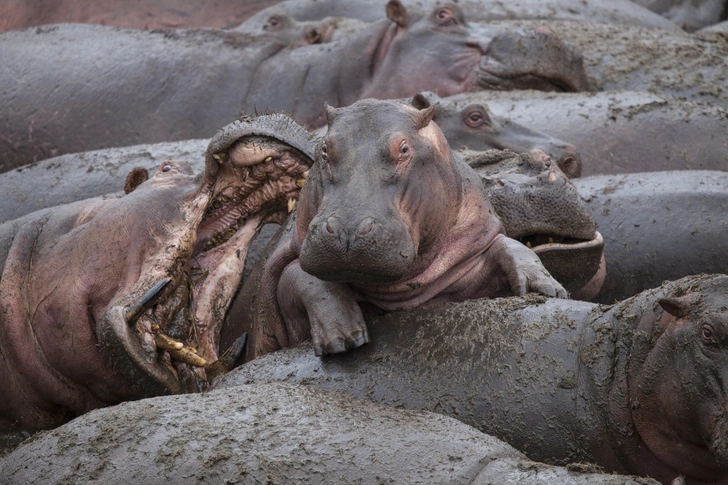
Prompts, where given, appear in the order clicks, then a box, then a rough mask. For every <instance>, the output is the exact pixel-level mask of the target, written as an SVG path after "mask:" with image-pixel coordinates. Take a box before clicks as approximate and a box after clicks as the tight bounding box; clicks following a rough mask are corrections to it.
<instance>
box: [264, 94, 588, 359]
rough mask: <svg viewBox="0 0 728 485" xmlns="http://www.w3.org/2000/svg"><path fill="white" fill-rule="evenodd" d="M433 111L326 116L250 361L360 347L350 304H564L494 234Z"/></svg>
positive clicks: (521, 254) (554, 285)
mask: <svg viewBox="0 0 728 485" xmlns="http://www.w3.org/2000/svg"><path fill="white" fill-rule="evenodd" d="M433 112H434V110H433V109H432V108H428V109H425V110H416V109H414V108H412V107H410V106H408V105H406V104H404V103H402V102H400V101H377V100H372V99H367V100H363V101H359V102H357V103H355V104H354V105H352V106H351V107H348V108H338V109H335V108H331V107H327V117H328V120H329V127H328V132H327V134H326V136H325V137H324V138H323V140H322V141H321V144H320V149H319V152H318V155H317V161H316V164H315V166H314V169H313V170H312V171H311V174H310V175H309V177H308V182H307V183H306V184H305V185H304V188H303V190H302V193H301V198H300V202H299V204H298V206H297V207H298V208H297V215H296V218H295V222H293V223H291V224H289V225H288V228H287V231H286V234H285V237H282V238H281V239H280V240H279V241H277V243H276V244H277V245H278V247H277V249H276V250H275V252H274V253H273V255H272V256H271V257H270V259H269V260H268V261H267V264H266V269H265V271H264V275H263V279H262V282H261V296H260V298H259V299H258V301H257V310H256V318H261V319H262V320H261V322H262V321H263V320H265V323H260V324H257V326H256V332H257V333H256V335H255V339H254V346H253V354H255V355H261V354H264V353H266V352H270V351H272V350H276V349H277V348H281V347H287V346H290V345H294V344H295V343H298V342H300V341H302V340H304V339H306V338H308V337H309V336H312V337H313V341H314V348H315V349H316V353H317V354H321V353H338V352H343V351H345V350H346V349H348V348H354V347H358V346H359V345H362V344H363V343H365V342H367V341H368V336H367V331H366V326H365V324H364V321H363V318H362V314H361V310H360V309H359V306H358V305H357V303H356V302H357V301H368V302H370V303H373V304H375V305H376V306H378V307H380V308H382V309H385V310H393V309H397V308H410V307H414V306H418V305H421V304H423V303H426V302H443V301H458V300H463V299H468V298H476V297H481V296H501V295H509V294H514V293H515V294H525V293H526V292H528V291H538V292H541V293H544V294H548V295H551V296H561V297H563V296H566V291H565V290H564V288H563V287H562V286H561V285H560V284H559V283H558V282H556V281H555V280H554V279H553V278H552V277H551V275H550V274H549V273H548V271H546V269H545V268H544V267H543V265H542V264H541V262H540V260H539V259H538V257H537V256H536V255H535V254H534V253H533V251H531V250H530V249H528V248H527V247H526V246H524V245H523V244H521V243H519V242H517V241H515V240H514V239H511V238H509V237H506V236H505V235H504V234H503V226H502V224H501V222H500V219H499V218H498V216H497V215H496V214H495V213H494V211H493V209H492V208H491V207H490V204H489V202H488V199H487V197H486V196H485V192H484V190H483V187H482V183H481V180H480V177H479V176H478V174H477V173H475V172H474V171H473V169H472V168H470V167H469V166H468V165H467V164H466V163H465V162H463V161H462V160H461V159H459V158H455V157H454V155H453V153H452V151H451V150H450V148H449V146H448V145H447V141H446V140H445V138H444V136H443V134H442V132H441V131H440V129H439V128H438V127H437V125H436V124H435V123H431V120H432V115H433ZM539 153H541V155H543V156H544V162H545V161H546V159H547V157H546V156H545V155H544V154H543V152H539ZM542 168H544V167H542ZM546 168H549V170H548V171H547V174H546V178H547V179H548V178H550V175H549V174H550V168H551V164H550V162H549V164H548V167H546ZM557 177H558V176H557V175H556V174H554V176H553V178H554V179H556V178H557ZM562 177H563V175H562ZM294 226H295V227H294ZM592 230H593V226H592ZM592 234H593V232H592Z"/></svg>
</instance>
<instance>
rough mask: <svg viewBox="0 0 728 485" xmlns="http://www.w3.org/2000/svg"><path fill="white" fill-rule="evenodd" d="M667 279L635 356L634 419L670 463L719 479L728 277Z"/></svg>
mask: <svg viewBox="0 0 728 485" xmlns="http://www.w3.org/2000/svg"><path fill="white" fill-rule="evenodd" d="M666 286H668V288H669V290H668V291H667V292H666V294H665V295H664V296H663V297H662V298H660V299H659V300H658V304H659V307H657V306H656V310H655V311H654V312H645V314H644V316H643V317H642V319H641V320H640V322H639V325H638V331H639V332H638V333H637V335H636V337H635V342H636V343H635V345H634V346H633V350H632V352H631V355H630V363H629V366H630V367H629V373H628V387H629V392H630V404H631V406H630V408H631V413H632V419H633V421H634V423H635V426H636V428H637V431H638V432H639V435H640V437H641V438H642V440H643V441H644V442H645V444H646V445H647V447H648V448H649V449H650V451H652V453H654V454H655V455H656V456H657V457H658V458H659V459H660V460H661V461H662V462H663V463H665V464H667V465H668V466H670V467H671V468H674V469H678V470H681V471H682V473H684V474H685V475H688V476H691V477H695V478H702V479H704V480H706V483H707V481H710V482H711V483H712V482H713V481H714V480H717V479H718V478H719V477H722V478H723V479H725V476H726V473H727V472H728V276H726V275H702V276H697V277H688V278H684V279H682V280H679V281H677V282H675V283H671V284H669V285H666ZM660 310H662V311H661V312H660ZM716 483H717V482H716Z"/></svg>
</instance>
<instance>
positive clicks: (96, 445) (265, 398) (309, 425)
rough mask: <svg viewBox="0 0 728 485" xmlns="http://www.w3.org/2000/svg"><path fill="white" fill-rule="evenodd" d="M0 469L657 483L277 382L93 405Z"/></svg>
mask: <svg viewBox="0 0 728 485" xmlns="http://www.w3.org/2000/svg"><path fill="white" fill-rule="evenodd" d="M572 468H575V467H572ZM582 468H586V467H582ZM0 476H2V477H3V483H4V484H5V485H11V484H28V483H34V484H41V483H42V484H46V485H47V484H53V483H58V484H61V483H85V482H86V481H88V480H89V478H91V477H93V479H94V481H97V482H99V483H119V484H121V483H135V484H138V485H141V484H154V485H157V484H159V483H173V484H176V485H178V484H199V483H208V484H214V483H245V484H252V483H274V484H278V485H282V484H301V483H306V484H313V483H315V484H322V485H327V484H330V485H340V484H343V483H357V484H371V485H375V484H381V483H397V484H408V483H431V484H444V483H448V484H483V485H485V484H495V483H519V484H522V485H551V484H553V483H554V482H555V481H558V483H560V484H563V485H595V484H596V485H654V484H656V482H654V481H653V480H647V479H640V478H636V477H625V476H615V475H605V474H600V473H580V472H578V471H575V470H567V469H565V468H561V467H555V466H549V465H544V464H541V463H534V462H531V461H529V460H527V459H526V458H525V457H524V456H523V454H522V453H520V452H518V451H516V450H515V449H514V448H512V447H511V446H509V445H507V444H506V443H503V442H502V441H500V440H498V439H496V438H493V437H492V436H488V435H485V434H483V433H481V432H479V431H477V430H475V429H473V428H472V427H470V426H467V425H465V424H463V423H460V422H458V421H456V420H454V419H452V418H448V417H445V416H441V415H439V414H434V413H428V412H422V411H407V410H403V409H394V408H390V407H387V406H381V405H377V404H374V403H370V402H366V401H361V400H359V399H355V398H352V397H350V396H345V395H341V394H338V393H334V392H327V391H322V390H320V389H314V388H309V387H305V386H295V385H290V384H282V383H271V384H257V385H250V386H241V387H234V388H230V389H223V390H220V391H214V392H210V393H207V394H204V395H189V394H188V395H183V396H164V397H159V398H154V399H146V400H144V401H139V402H128V403H123V404H120V405H119V406H115V407H113V408H108V409H99V410H97V411H93V412H91V413H89V414H87V415H85V416H82V417H80V418H78V419H76V420H74V421H73V422H71V423H68V424H66V425H64V426H62V427H60V428H58V429H55V430H53V431H50V432H47V433H44V434H43V435H40V436H37V437H35V438H33V440H31V441H29V442H27V443H25V444H23V445H22V446H21V447H20V448H19V449H18V450H16V451H15V452H14V453H13V454H11V455H9V456H7V457H6V458H5V459H0Z"/></svg>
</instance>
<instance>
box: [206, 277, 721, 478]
mask: <svg viewBox="0 0 728 485" xmlns="http://www.w3.org/2000/svg"><path fill="white" fill-rule="evenodd" d="M727 292H728V276H725V275H714V276H706V275H703V276H691V277H687V278H684V279H682V280H679V281H677V282H671V283H665V284H664V285H663V286H662V287H660V288H657V289H653V290H648V291H645V292H643V293H641V294H639V295H637V296H635V297H633V298H630V299H628V300H625V301H624V302H621V303H619V304H617V305H615V306H613V307H604V306H600V305H598V304H593V303H587V302H579V301H573V300H558V299H546V298H544V297H542V296H537V295H532V296H529V297H526V298H506V299H494V300H474V301H468V302H463V303H456V304H455V303H453V304H448V305H443V306H433V305H429V306H425V307H420V308H417V309H414V310H407V311H400V312H395V313H390V314H387V315H384V316H380V317H377V318H370V319H369V329H370V337H371V342H370V343H369V344H368V345H365V346H362V347H361V348H358V349H355V350H353V351H351V352H348V353H346V354H341V355H336V356H330V357H325V358H323V359H321V358H317V357H315V355H314V353H313V352H312V349H311V344H310V343H306V344H304V345H301V346H300V347H297V348H292V349H284V350H281V351H278V352H274V353H271V354H268V355H266V356H263V357H261V358H259V359H256V360H253V361H251V362H248V363H247V364H245V365H243V366H242V367H239V368H238V369H235V370H234V371H233V372H232V373H230V374H227V375H226V376H224V377H222V378H220V379H219V380H218V381H217V382H215V383H214V387H215V388H217V389H220V388H225V387H228V386H231V385H240V384H246V383H255V382H265V381H276V380H282V381H287V382H292V383H305V384H307V385H311V386H316V387H322V388H324V389H329V390H336V391H339V392H345V393H349V394H351V395H353V396H355V397H361V398H364V399H369V400H372V401H375V402H379V403H383V404H388V405H391V406H395V407H398V408H405V409H422V410H430V411H435V412H438V413H441V414H445V415H448V416H451V417H455V418H456V419H458V420H460V421H463V422H465V423H467V424H470V425H472V426H474V427H476V428H478V429H480V430H481V431H483V432H485V433H488V434H493V435H495V436H496V437H499V438H501V439H503V440H505V441H506V442H508V443H509V444H511V445H513V446H514V447H515V448H517V449H519V450H522V451H523V452H524V453H525V454H526V455H527V456H528V457H529V458H531V459H534V460H538V461H546V462H548V463H551V464H565V463H573V462H590V463H595V464H597V465H599V466H601V467H603V469H604V470H605V471H608V472H609V471H617V472H620V473H625V472H627V473H632V474H637V475H641V476H650V477H653V478H656V479H658V480H659V481H660V482H662V483H665V484H669V483H670V482H671V481H672V480H673V479H674V478H676V477H677V476H678V475H680V474H683V475H685V476H686V483H689V484H707V483H725V480H726V479H728V460H727V458H728V457H727V456H726V441H725V440H726V426H727V425H728V422H726V402H728V400H727V399H726V393H725V372H724V369H725V368H726V361H727V360H728V355H727V354H726V348H725V345H726V341H727V340H726V339H727V335H728V333H727V332H728V327H727V325H728V312H727V311H726V293H727ZM678 376H679V377H678Z"/></svg>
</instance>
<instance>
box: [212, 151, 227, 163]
mask: <svg viewBox="0 0 728 485" xmlns="http://www.w3.org/2000/svg"><path fill="white" fill-rule="evenodd" d="M212 158H214V159H215V160H217V161H218V162H221V163H222V162H224V161H225V160H227V153H225V152H220V153H215V154H213V155H212Z"/></svg>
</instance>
